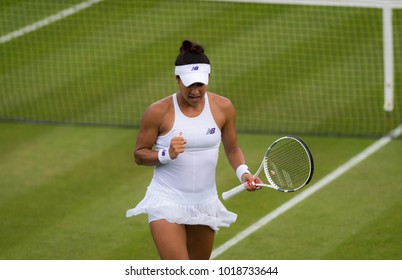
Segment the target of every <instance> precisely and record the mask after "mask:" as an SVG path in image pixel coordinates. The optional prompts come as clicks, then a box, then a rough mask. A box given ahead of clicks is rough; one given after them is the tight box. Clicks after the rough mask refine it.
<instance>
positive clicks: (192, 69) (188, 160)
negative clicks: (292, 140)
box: [127, 40, 261, 260]
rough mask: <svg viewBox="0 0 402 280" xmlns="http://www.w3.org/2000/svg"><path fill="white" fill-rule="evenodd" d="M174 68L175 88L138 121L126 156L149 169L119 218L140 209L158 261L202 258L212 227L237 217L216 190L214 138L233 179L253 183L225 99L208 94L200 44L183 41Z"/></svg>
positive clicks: (206, 254) (231, 109)
mask: <svg viewBox="0 0 402 280" xmlns="http://www.w3.org/2000/svg"><path fill="white" fill-rule="evenodd" d="M175 65H176V67H175V75H176V82H177V84H178V87H179V89H178V92H177V93H174V94H172V95H170V96H168V97H166V98H163V99H161V100H159V101H157V102H155V103H153V104H151V105H150V106H149V107H148V108H147V109H146V110H145V112H144V114H143V117H142V120H141V125H140V128H139V132H138V137H137V142H136V146H135V152H134V159H135V162H136V163H137V164H139V165H148V166H155V170H154V175H153V178H152V180H151V183H150V185H149V186H148V189H147V192H146V195H145V197H144V199H143V200H142V201H141V202H140V203H139V204H138V205H137V206H136V207H135V208H133V209H130V210H128V211H127V217H131V216H133V215H138V214H141V213H145V214H148V221H149V225H150V229H151V234H152V237H153V240H154V242H155V245H156V248H157V250H158V253H159V256H160V258H161V259H170V260H173V259H175V260H177V259H209V258H210V255H211V252H212V248H213V242H214V235H215V232H216V231H218V229H219V228H220V227H228V226H230V224H231V223H233V222H235V220H236V218H237V215H236V214H235V213H232V212H230V211H228V210H227V209H226V208H225V207H224V205H223V204H222V203H221V201H220V200H219V198H218V195H217V189H216V182H215V170H216V164H217V161H218V153H219V145H220V143H221V142H222V143H223V145H224V150H225V153H226V156H227V159H228V161H229V163H230V164H231V166H232V167H233V169H234V170H236V175H237V177H238V178H239V180H240V181H242V182H250V183H249V184H248V186H247V189H248V190H249V191H254V190H255V189H256V186H255V185H254V184H253V183H255V182H257V183H258V182H261V180H260V179H259V178H255V179H254V178H253V176H252V174H250V172H249V171H248V167H247V166H246V164H245V156H244V154H243V152H242V150H241V149H240V147H239V145H238V141H237V135H236V129H235V109H234V106H233V105H232V103H231V101H230V100H228V99H227V98H225V97H223V96H220V95H217V94H214V93H210V92H208V82H209V77H210V62H209V59H208V57H207V55H206V54H205V52H204V48H203V47H202V46H201V45H199V44H197V43H195V42H191V41H188V40H185V41H184V42H183V43H182V45H181V47H180V53H179V55H178V56H177V58H176V62H175Z"/></svg>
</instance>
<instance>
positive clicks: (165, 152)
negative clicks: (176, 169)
mask: <svg viewBox="0 0 402 280" xmlns="http://www.w3.org/2000/svg"><path fill="white" fill-rule="evenodd" d="M158 159H159V162H160V163H162V164H166V163H168V162H169V161H172V159H171V158H170V155H169V149H168V148H162V149H160V150H159V151H158Z"/></svg>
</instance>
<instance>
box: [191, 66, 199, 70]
mask: <svg viewBox="0 0 402 280" xmlns="http://www.w3.org/2000/svg"><path fill="white" fill-rule="evenodd" d="M198 69H199V67H198V66H193V68H191V71H197V70H198Z"/></svg>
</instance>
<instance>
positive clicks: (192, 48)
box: [180, 40, 204, 54]
mask: <svg viewBox="0 0 402 280" xmlns="http://www.w3.org/2000/svg"><path fill="white" fill-rule="evenodd" d="M183 52H192V53H198V54H203V53H204V48H203V47H202V46H201V45H199V44H197V43H194V42H192V41H190V40H184V41H183V43H182V44H181V47H180V53H183Z"/></svg>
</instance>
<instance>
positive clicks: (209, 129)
mask: <svg viewBox="0 0 402 280" xmlns="http://www.w3.org/2000/svg"><path fill="white" fill-rule="evenodd" d="M209 134H215V127H211V128H208V129H207V135H209Z"/></svg>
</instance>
